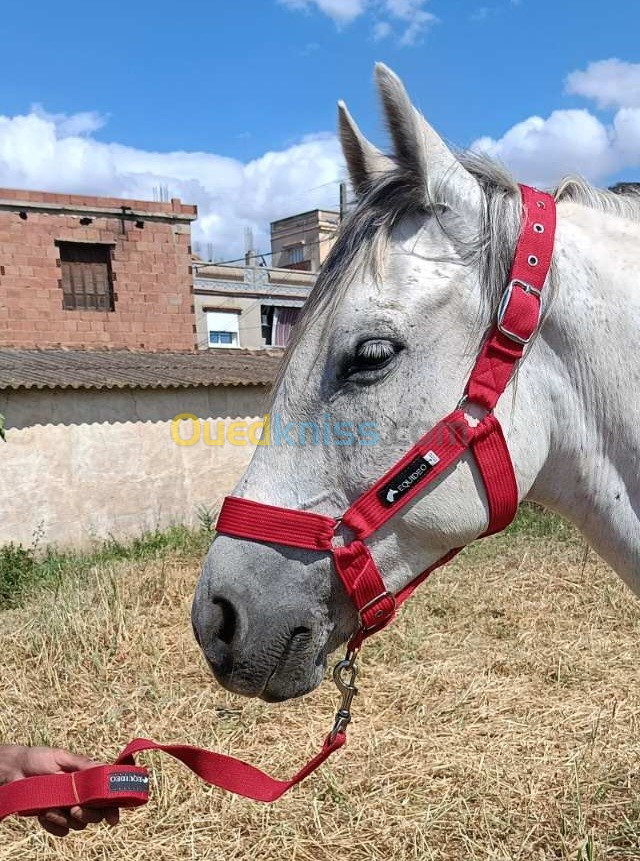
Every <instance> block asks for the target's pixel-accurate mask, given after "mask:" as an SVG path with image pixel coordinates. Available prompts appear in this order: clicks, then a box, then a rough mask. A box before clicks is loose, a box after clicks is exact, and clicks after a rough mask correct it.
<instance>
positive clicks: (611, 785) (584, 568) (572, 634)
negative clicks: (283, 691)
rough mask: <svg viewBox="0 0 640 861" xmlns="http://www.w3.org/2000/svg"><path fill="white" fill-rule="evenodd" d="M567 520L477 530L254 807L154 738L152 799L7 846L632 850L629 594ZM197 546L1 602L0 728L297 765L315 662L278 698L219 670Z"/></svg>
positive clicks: (639, 811) (328, 702)
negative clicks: (306, 772)
mask: <svg viewBox="0 0 640 861" xmlns="http://www.w3.org/2000/svg"><path fill="white" fill-rule="evenodd" d="M583 558H584V556H583V545H582V543H581V541H580V540H579V539H578V538H577V537H576V536H575V535H573V534H571V533H569V534H567V533H566V531H565V532H561V534H560V535H559V536H558V535H556V536H555V537H548V536H547V537H536V536H534V535H531V534H527V533H526V532H522V531H520V532H519V533H515V534H511V535H510V536H506V537H505V536H502V537H498V538H496V539H492V540H490V541H487V542H485V543H484V544H483V545H478V546H476V547H474V548H472V549H471V550H470V551H467V552H466V553H465V555H464V556H463V557H462V558H461V559H460V561H459V562H457V563H456V564H455V565H452V566H451V567H450V568H448V569H446V570H444V571H442V572H441V573H438V574H437V575H435V576H434V578H433V580H432V581H431V583H429V584H428V585H426V586H425V587H423V589H422V591H421V593H420V595H418V596H417V597H416V599H415V600H413V602H412V603H411V605H410V606H409V607H407V608H406V609H405V610H404V611H403V613H402V617H401V619H400V620H399V621H398V622H397V623H396V624H395V625H394V626H393V628H392V629H390V630H389V631H387V632H386V633H385V634H384V635H382V636H380V637H379V638H374V640H373V641H371V643H370V644H368V645H367V648H366V650H365V654H364V658H363V672H362V677H361V689H362V693H361V695H360V696H359V697H358V699H357V701H356V706H355V708H356V719H355V722H354V725H353V726H352V728H351V738H350V741H349V744H348V747H347V749H346V750H345V751H344V752H342V753H341V754H338V756H337V757H335V759H334V760H333V762H332V763H331V764H330V765H329V766H328V767H325V768H324V769H323V770H322V771H321V772H320V773H319V776H315V777H312V778H311V779H310V780H309V781H308V782H307V783H305V784H304V785H303V786H302V787H301V788H299V789H297V790H295V791H294V792H293V793H292V794H290V795H289V796H287V797H285V798H284V799H283V800H282V801H281V802H279V803H278V804H277V805H275V806H271V807H266V806H260V805H257V804H253V803H251V802H249V801H245V800H243V799H239V798H234V797H232V796H229V795H225V794H223V793H222V792H219V791H217V790H211V789H208V788H206V787H204V786H203V784H201V783H200V782H198V781H197V779H195V778H194V777H192V776H191V775H190V774H188V773H187V772H185V770H184V769H182V768H181V767H180V766H179V765H178V764H176V763H173V762H172V761H170V760H168V759H163V758H161V757H159V756H150V757H148V759H147V762H152V763H153V766H154V788H153V800H152V801H151V803H150V804H149V805H148V807H146V808H144V809H142V810H139V811H135V812H132V813H129V814H127V815H124V817H123V819H124V823H123V825H122V826H121V827H120V828H118V829H114V830H113V831H109V830H108V829H107V828H106V827H100V828H98V829H94V830H91V831H86V832H84V833H81V834H74V835H72V836H71V837H69V838H67V839H66V840H64V841H57V840H55V839H54V838H50V837H49V836H47V835H45V833H44V832H42V831H41V830H39V829H38V827H37V825H36V824H35V822H34V821H32V820H28V821H27V820H8V821H6V822H5V823H4V824H3V825H0V861H7V859H11V861H22V859H24V861H53V859H56V861H58V859H59V861H79V859H81V861H105V859H109V861H143V859H144V861H147V859H148V861H187V859H189V861H195V859H198V861H207V859H211V861H214V859H215V861H236V859H238V861H239V859H243V861H248V859H261V861H263V859H264V861H267V859H268V861H280V859H295V861H335V859H336V858H344V859H347V861H373V859H394V861H400V859H427V861H430V859H433V861H444V859H446V861H454V859H455V861H459V859H470V861H480V859H482V861H489V859H491V861H498V859H500V861H503V859H504V861H516V859H527V861H530V859H534V861H543V859H572V861H577V859H580V861H583V859H584V861H594V859H616V861H617V860H618V859H630V858H636V859H637V858H639V857H640V791H639V790H640V777H639V760H638V754H639V752H640V732H639V728H638V722H639V719H640V662H639V661H638V643H639V642H640V607H639V606H638V604H637V603H636V601H635V599H634V598H633V597H632V596H631V595H630V593H629V592H628V591H626V589H625V588H624V587H623V586H622V585H621V584H620V583H619V582H618V581H617V579H616V578H615V577H614V576H613V575H612V574H611V572H610V571H608V569H607V568H606V567H605V566H604V565H603V564H602V563H601V562H599V561H598V560H596V559H595V557H593V556H592V557H590V558H589V560H588V562H587V564H586V565H585V564H583ZM197 571H198V560H197V559H196V558H183V557H180V556H178V555H173V556H171V557H169V558H168V559H167V560H165V561H164V562H153V563H146V564H142V563H137V564H135V565H134V564H131V563H122V564H119V565H114V566H112V567H102V568H100V569H97V570H95V572H93V574H92V576H91V577H90V578H88V579H87V578H85V580H84V581H83V582H80V581H78V580H70V581H68V582H66V583H65V585H64V587H63V589H62V591H60V592H58V594H55V595H54V594H49V593H47V592H43V593H41V594H40V595H39V596H38V597H37V598H36V599H35V600H34V601H33V602H32V603H31V604H30V605H29V606H28V607H26V608H24V609H21V610H13V611H7V612H5V613H3V614H2V626H1V628H2V631H1V633H0V654H1V655H2V658H1V666H2V673H1V674H0V697H1V700H0V701H1V706H0V738H2V739H3V740H7V741H8V740H15V741H24V742H31V743H44V744H55V745H62V746H65V747H70V748H74V749H76V750H78V751H86V752H89V753H91V754H93V755H95V756H96V757H98V758H99V757H103V758H109V757H112V756H113V755H114V754H115V753H116V751H117V748H118V746H119V745H120V744H121V743H124V742H126V741H128V740H129V738H130V737H132V736H134V735H138V734H144V735H150V736H151V737H155V738H156V739H158V740H162V741H168V742H169V741H186V742H191V743H194V744H198V745H205V746H208V747H213V748H217V749H219V750H222V751H230V752H234V753H236V754H241V755H243V756H245V757H247V758H248V759H249V760H250V761H251V762H254V763H256V764H258V765H260V766H262V767H264V768H266V769H268V770H270V771H271V772H272V773H275V774H277V775H281V776H283V777H284V776H288V775H290V774H291V773H293V771H294V770H295V769H296V768H297V767H298V766H299V765H300V763H302V762H303V761H304V760H305V759H306V758H307V757H308V755H309V754H310V753H311V752H312V751H314V750H315V749H316V746H317V744H318V741H319V739H320V738H321V737H322V736H323V734H324V733H325V732H326V730H327V726H328V722H329V721H330V717H331V714H332V711H333V709H334V705H335V693H334V690H333V689H332V686H331V685H330V684H329V683H328V682H327V683H326V684H325V685H324V686H323V687H322V689H321V690H319V691H317V692H316V693H314V694H313V695H311V696H309V697H307V698H305V699H304V700H303V701H300V702H296V703H288V704H284V705H282V706H268V705H266V704H264V703H261V702H255V701H244V700H240V699H238V698H235V697H233V696H230V695H228V694H225V693H224V692H223V691H221V690H220V689H219V688H217V687H216V686H215V685H213V684H212V683H211V681H210V679H209V677H208V675H207V672H206V671H205V668H204V665H203V662H202V660H201V658H200V656H199V653H198V651H197V648H196V646H195V644H194V642H193V639H192V635H191V631H190V626H189V621H188V611H189V603H190V597H191V594H192V591H193V587H194V583H195V579H196V576H197Z"/></svg>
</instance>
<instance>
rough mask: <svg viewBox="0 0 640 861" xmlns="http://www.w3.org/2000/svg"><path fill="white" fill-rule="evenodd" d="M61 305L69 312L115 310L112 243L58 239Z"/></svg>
mask: <svg viewBox="0 0 640 861" xmlns="http://www.w3.org/2000/svg"><path fill="white" fill-rule="evenodd" d="M57 245H58V248H59V251H60V268H61V270H62V307H63V308H66V309H67V310H69V311H73V310H84V311H114V310H115V295H114V292H113V276H112V274H111V246H110V245H92V244H90V243H88V242H58V243H57Z"/></svg>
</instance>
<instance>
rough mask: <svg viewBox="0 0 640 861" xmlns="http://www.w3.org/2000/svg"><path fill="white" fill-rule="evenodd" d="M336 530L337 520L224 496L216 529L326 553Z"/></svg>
mask: <svg viewBox="0 0 640 861" xmlns="http://www.w3.org/2000/svg"><path fill="white" fill-rule="evenodd" d="M335 527H336V521H335V520H334V519H333V518H332V517H325V516H324V515H323V514H316V513H315V512H313V511H298V510H296V509H293V508H279V507H278V506H277V505H266V504H265V503H263V502H254V501H253V500H252V499H241V498H239V497H237V496H227V497H226V499H225V500H224V502H223V503H222V508H221V509H220V514H219V515H218V522H217V523H216V530H217V531H218V532H221V533H222V534H224V535H233V536H235V537H236V538H247V539H249V540H252V541H266V542H269V543H271V544H285V545H286V546H287V547H302V548H303V549H305V550H329V549H330V548H331V540H332V538H333V532H334V529H335Z"/></svg>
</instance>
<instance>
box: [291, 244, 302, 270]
mask: <svg viewBox="0 0 640 861" xmlns="http://www.w3.org/2000/svg"><path fill="white" fill-rule="evenodd" d="M303 260H304V248H303V247H302V245H292V246H291V248H287V263H288V264H289V265H291V264H292V263H302V261H303Z"/></svg>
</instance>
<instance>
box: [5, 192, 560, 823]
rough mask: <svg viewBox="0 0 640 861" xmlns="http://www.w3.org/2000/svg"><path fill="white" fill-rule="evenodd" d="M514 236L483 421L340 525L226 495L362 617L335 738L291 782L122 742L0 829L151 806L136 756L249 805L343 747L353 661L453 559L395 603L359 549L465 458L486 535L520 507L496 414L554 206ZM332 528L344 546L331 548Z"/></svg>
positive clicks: (263, 536)
mask: <svg viewBox="0 0 640 861" xmlns="http://www.w3.org/2000/svg"><path fill="white" fill-rule="evenodd" d="M521 193H522V225H521V231H520V237H519V239H518V245H517V248H516V252H515V256H514V261H513V266H512V269H511V275H510V280H509V284H508V286H507V288H506V290H505V292H504V295H503V298H502V302H501V303H500V308H499V310H498V314H497V319H496V323H495V325H494V327H493V329H492V331H491V332H490V334H489V337H488V338H487V340H486V341H485V343H484V345H483V347H482V350H481V352H480V355H479V356H478V359H477V361H476V365H475V367H474V369H473V371H472V372H471V376H470V377H469V382H468V384H467V389H466V394H465V398H467V399H468V400H470V401H472V402H474V403H477V404H480V405H481V406H483V407H484V408H485V409H486V410H487V411H488V412H487V415H486V416H485V418H484V419H483V420H482V421H481V422H480V423H479V424H478V425H477V426H475V427H473V426H472V425H471V424H470V423H469V422H468V421H467V419H466V417H465V414H464V413H463V412H462V410H460V409H458V410H456V411H454V412H453V413H451V414H450V415H448V416H447V417H446V418H444V419H442V420H441V421H440V422H438V424H437V425H436V426H435V427H434V428H432V429H431V430H430V431H428V432H427V433H426V434H425V435H424V436H423V437H422V439H420V440H418V442H417V443H416V444H415V445H414V446H413V447H412V448H411V449H410V450H409V451H408V452H407V453H406V454H405V455H404V456H403V457H402V458H401V459H400V460H399V461H398V462H397V463H396V464H395V465H394V466H393V467H392V468H391V469H390V470H388V472H386V473H385V474H384V475H383V476H382V478H380V479H379V480H378V481H377V482H376V483H375V484H374V485H373V487H371V488H370V489H369V490H367V491H366V492H365V493H364V494H362V496H360V497H359V498H358V499H357V500H356V501H355V502H354V503H353V505H351V506H350V508H349V509H348V510H347V511H346V512H345V513H344V515H343V516H342V518H340V520H335V519H334V518H332V517H325V516H324V515H322V514H317V513H315V512H309V511H297V510H293V509H289V508H279V507H277V506H274V505H264V504H262V503H259V502H254V501H253V500H250V499H240V498H236V497H233V496H230V497H227V498H226V499H225V501H224V504H223V506H222V509H221V511H220V516H219V519H218V523H217V526H216V528H217V531H218V532H220V533H222V534H225V535H230V536H233V537H234V538H240V539H242V540H245V541H246V540H250V541H262V542H267V543H269V544H282V545H285V546H287V547H301V548H305V549H309V550H315V551H318V552H328V553H331V555H332V557H333V562H334V566H335V569H336V572H337V574H338V576H339V578H340V580H341V582H342V585H343V587H344V589H345V592H346V594H347V595H348V596H349V598H350V599H351V601H352V602H353V604H354V605H355V608H356V610H357V611H358V615H359V618H360V626H359V629H358V631H357V632H356V633H355V634H354V636H353V637H352V639H351V641H350V643H349V646H348V650H347V656H346V658H345V659H344V660H343V661H341V662H340V663H339V664H338V665H337V667H336V668H335V670H334V680H335V682H336V684H337V686H338V689H339V690H340V692H341V694H342V701H341V704H340V708H339V709H338V712H337V714H336V720H335V723H334V726H333V730H332V731H331V733H330V734H329V736H328V737H327V739H326V740H325V742H324V744H323V746H322V749H321V751H320V753H319V754H318V755H317V756H316V757H314V758H313V759H312V760H311V761H310V762H308V763H307V764H306V765H305V766H304V768H302V769H301V770H300V771H299V772H298V773H297V774H296V775H295V776H294V777H292V778H291V780H275V779H274V778H272V777H269V776H268V775H267V774H265V773H264V772H262V771H260V770H259V769H257V768H254V766H252V765H248V764H247V763H244V762H241V761H240V760H238V759H235V758H234V757H230V756H224V755H222V754H219V753H211V752H209V751H205V750H201V749H200V748H196V747H189V746H187V745H161V744H157V743H156V742H154V741H148V740H146V739H136V740H135V741H133V742H131V744H130V745H128V746H127V747H126V748H125V749H124V750H123V752H122V753H121V754H120V756H119V757H118V759H117V761H116V764H115V765H112V766H108V765H107V766H98V767H96V768H92V769H88V770H87V771H83V772H75V773H73V774H55V775H46V776H42V777H30V778H28V779H26V780H20V781H15V782H13V783H9V784H7V785H6V786H3V787H0V820H1V819H3V818H4V817H5V816H9V815H10V814H13V813H22V814H25V815H30V814H34V813H39V812H41V811H43V810H47V809H50V808H54V807H71V806H73V805H76V804H81V805H86V806H89V807H137V806H139V805H141V804H144V803H145V802H146V801H147V799H148V794H149V781H148V773H147V771H146V770H145V769H143V768H139V767H137V766H136V765H135V760H134V755H135V754H137V753H140V752H141V751H144V750H160V751H163V752H164V753H168V754H170V755H171V756H173V757H175V758H176V759H178V760H180V762H183V763H184V764H185V765H186V766H187V768H190V769H191V771H193V772H194V773H195V774H197V775H198V777H200V778H202V780H204V781H206V782H207V783H209V784H212V785H214V786H218V787H220V788H221V789H226V790H228V791H229V792H234V793H236V794H238V795H243V796H245V797H246V798H251V799H254V800H255V801H266V802H270V801H275V800H276V799H278V798H280V796H281V795H283V793H285V792H286V791H287V790H288V789H290V788H291V787H292V786H295V785H296V784H297V783H300V781H301V780H304V778H305V777H307V776H308V775H309V774H311V772H313V771H315V770H316V768H318V766H319V765H321V764H322V763H323V762H324V761H325V760H326V759H327V757H329V756H330V755H331V754H332V753H334V751H336V750H338V749H339V748H340V747H342V745H343V744H344V743H345V740H346V736H345V730H346V728H347V725H348V724H349V722H350V720H351V702H352V700H353V697H354V696H355V694H356V693H357V688H356V686H355V678H356V672H357V669H356V656H357V654H358V651H359V649H360V646H361V645H362V643H363V642H364V640H365V639H366V638H367V637H370V636H371V634H373V633H375V632H376V631H379V630H381V629H382V628H384V627H386V625H388V624H389V622H390V621H391V620H392V619H393V617H394V616H395V613H396V609H397V607H398V606H400V604H402V603H403V602H404V601H406V599H407V598H408V597H409V596H410V595H411V594H412V593H413V592H414V590H415V589H416V588H417V586H419V584H420V583H422V582H423V581H424V580H425V579H426V577H428V575H429V574H430V573H431V572H432V571H433V570H435V569H436V568H438V567H440V566H441V565H444V564H446V563H447V562H449V561H450V560H451V559H452V558H453V557H454V556H455V555H456V554H457V553H458V552H459V551H460V549H462V548H454V549H453V550H450V551H449V552H448V553H447V554H446V555H445V556H444V557H443V558H442V559H439V560H438V561H437V562H436V563H435V564H433V565H432V566H431V567H430V568H428V569H427V570H426V571H423V572H422V574H420V575H419V576H418V577H416V578H415V579H414V580H413V581H412V582H411V583H409V584H408V585H407V586H405V587H404V588H403V589H402V590H401V591H400V592H399V593H398V594H397V595H392V594H391V593H390V592H388V591H387V589H386V587H385V585H384V581H383V579H382V576H381V574H380V572H379V571H378V567H377V565H376V564H375V561H374V559H373V557H372V555H371V553H370V552H369V549H368V547H367V546H366V544H365V543H364V541H365V540H366V539H367V538H368V537H370V536H371V535H373V534H374V533H375V532H376V531H377V530H378V529H379V528H380V527H381V526H382V525H383V524H384V523H386V522H387V521H388V520H389V519H390V518H392V517H394V516H395V515H396V514H397V513H398V511H399V510H400V509H401V508H402V507H404V506H405V505H406V504H407V503H408V502H410V501H411V500H412V499H413V498H414V497H415V496H417V494H418V493H423V492H424V490H425V489H426V488H427V487H429V485H431V484H433V482H434V481H436V480H437V479H438V478H440V477H441V476H443V475H445V474H446V472H447V470H449V469H450V468H451V467H453V466H454V465H455V464H456V463H457V462H458V461H459V460H460V459H461V458H462V457H463V456H464V455H465V454H466V453H467V452H470V453H471V454H472V455H473V457H474V459H475V461H476V464H477V466H478V470H479V473H480V475H481V477H482V480H483V483H484V487H485V492H486V498H487V505H488V509H489V524H488V527H487V530H486V532H485V533H484V534H485V535H491V534H493V533H494V532H499V531H500V530H502V529H505V528H506V526H508V524H509V523H510V522H511V520H512V519H513V517H514V516H515V513H516V510H517V507H518V486H517V483H516V478H515V474H514V471H513V464H512V462H511V456H510V454H509V449H508V448H507V444H506V442H505V439H504V435H503V433H502V428H501V427H500V423H499V422H498V420H497V419H496V418H495V416H494V415H493V412H492V411H493V408H494V406H495V405H496V403H497V402H498V399H499V397H500V395H501V394H502V393H503V391H504V389H505V388H506V386H507V384H508V383H509V380H510V379H511V376H512V374H513V371H514V369H515V367H516V365H517V363H518V362H519V361H520V359H521V358H522V355H523V353H524V350H525V347H526V345H527V344H528V343H529V340H530V339H531V338H532V336H533V335H534V333H535V332H536V330H537V328H538V325H539V321H540V308H541V292H542V289H543V287H544V285H545V281H546V278H547V274H548V271H549V267H550V265H551V257H552V254H553V242H554V235H555V202H554V200H553V198H552V197H551V196H550V195H548V194H544V193H543V192H540V191H537V190H535V189H532V188H528V187H527V186H521ZM338 528H340V529H343V528H344V530H345V531H346V534H349V533H351V534H352V535H353V540H351V541H350V542H349V543H346V544H339V545H336V544H335V543H334V536H335V533H336V531H337V530H338Z"/></svg>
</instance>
